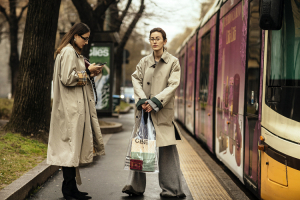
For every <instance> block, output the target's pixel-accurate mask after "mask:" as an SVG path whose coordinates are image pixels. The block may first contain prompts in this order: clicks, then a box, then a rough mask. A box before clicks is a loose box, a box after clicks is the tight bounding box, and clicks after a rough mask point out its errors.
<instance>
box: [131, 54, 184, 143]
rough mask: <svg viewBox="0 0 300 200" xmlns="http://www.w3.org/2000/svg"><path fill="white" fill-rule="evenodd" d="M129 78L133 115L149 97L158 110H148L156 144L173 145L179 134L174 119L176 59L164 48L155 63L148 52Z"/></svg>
mask: <svg viewBox="0 0 300 200" xmlns="http://www.w3.org/2000/svg"><path fill="white" fill-rule="evenodd" d="M131 77H132V84H133V87H134V98H135V103H136V106H137V109H136V116H138V112H140V111H139V110H140V109H141V105H142V104H143V103H145V101H146V100H147V99H151V100H152V101H153V102H154V103H155V104H156V105H157V106H158V107H159V109H160V110H159V111H158V112H155V111H152V112H151V117H152V121H153V125H154V128H155V131H156V144H157V146H158V147H162V146H169V145H175V144H177V140H180V139H181V137H182V136H181V133H180V130H179V128H178V126H177V124H176V122H175V121H174V98H175V91H176V89H177V87H178V86H179V83H180V65H179V61H178V59H177V58H176V57H174V56H172V55H171V54H169V53H168V52H167V51H166V50H165V51H164V53H163V55H162V57H161V60H160V61H159V62H158V63H157V65H155V61H154V56H153V54H150V55H148V56H146V57H144V58H142V59H141V61H140V62H139V63H138V65H137V67H136V71H135V72H134V73H133V74H132V76H131Z"/></svg>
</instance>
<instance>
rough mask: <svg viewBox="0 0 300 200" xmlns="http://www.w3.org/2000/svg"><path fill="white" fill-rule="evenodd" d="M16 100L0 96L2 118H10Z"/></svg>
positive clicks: (0, 115) (0, 117)
mask: <svg viewBox="0 0 300 200" xmlns="http://www.w3.org/2000/svg"><path fill="white" fill-rule="evenodd" d="M13 105H14V100H12V99H3V98H0V119H10V117H11V113H12V108H13Z"/></svg>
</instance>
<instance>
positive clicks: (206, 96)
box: [195, 14, 218, 152]
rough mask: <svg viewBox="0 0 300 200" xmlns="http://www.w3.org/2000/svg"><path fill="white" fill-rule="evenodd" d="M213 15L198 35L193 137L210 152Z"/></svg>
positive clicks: (213, 83) (214, 47) (215, 18)
mask: <svg viewBox="0 0 300 200" xmlns="http://www.w3.org/2000/svg"><path fill="white" fill-rule="evenodd" d="M217 16H218V15H217V14H215V15H214V16H213V17H212V18H211V19H210V20H209V21H208V22H207V23H206V24H205V25H204V26H203V27H202V28H201V29H200V30H199V33H198V59H197V76H196V77H197V83H196V103H195V104H196V105H195V108H196V109H195V135H196V137H197V138H198V139H200V140H202V141H203V142H204V143H205V144H206V145H207V147H208V148H209V150H210V151H211V152H214V149H213V116H214V114H213V110H214V108H213V105H214V99H215V98H214V88H215V81H214V77H215V65H216V58H215V57H216V38H217V36H216V22H217Z"/></svg>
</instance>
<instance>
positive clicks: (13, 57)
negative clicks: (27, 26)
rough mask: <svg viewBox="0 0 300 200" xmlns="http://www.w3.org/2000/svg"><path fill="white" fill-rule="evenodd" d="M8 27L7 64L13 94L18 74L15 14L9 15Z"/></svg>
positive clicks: (16, 22) (13, 93) (16, 21)
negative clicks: (8, 54)
mask: <svg viewBox="0 0 300 200" xmlns="http://www.w3.org/2000/svg"><path fill="white" fill-rule="evenodd" d="M9 29H10V57H9V66H10V70H11V93H12V95H13V96H14V95H15V92H16V86H17V82H18V74H19V63H20V61H19V52H18V29H19V27H18V20H17V17H16V15H14V17H12V16H11V19H10V21H9Z"/></svg>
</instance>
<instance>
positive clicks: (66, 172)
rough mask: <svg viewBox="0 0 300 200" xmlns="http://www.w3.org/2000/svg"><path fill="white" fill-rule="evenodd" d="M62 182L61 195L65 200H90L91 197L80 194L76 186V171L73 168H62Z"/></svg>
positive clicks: (83, 193) (84, 193)
mask: <svg viewBox="0 0 300 200" xmlns="http://www.w3.org/2000/svg"><path fill="white" fill-rule="evenodd" d="M62 170H63V177H64V181H63V183H62V193H63V195H64V197H65V199H67V200H69V199H80V200H86V199H91V198H92V197H89V196H85V195H87V194H88V193H86V192H80V191H79V190H78V188H77V185H76V180H75V177H76V171H75V167H62Z"/></svg>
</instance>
